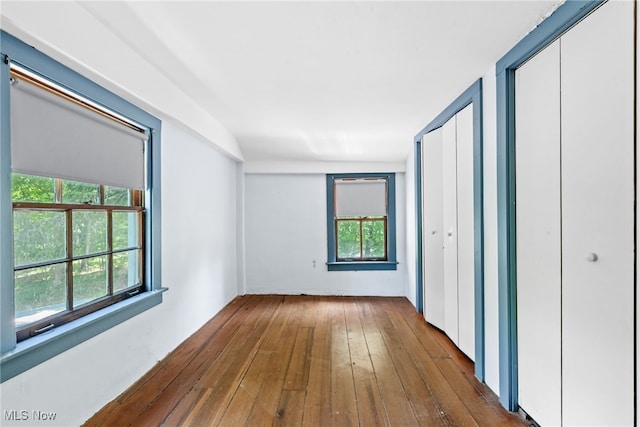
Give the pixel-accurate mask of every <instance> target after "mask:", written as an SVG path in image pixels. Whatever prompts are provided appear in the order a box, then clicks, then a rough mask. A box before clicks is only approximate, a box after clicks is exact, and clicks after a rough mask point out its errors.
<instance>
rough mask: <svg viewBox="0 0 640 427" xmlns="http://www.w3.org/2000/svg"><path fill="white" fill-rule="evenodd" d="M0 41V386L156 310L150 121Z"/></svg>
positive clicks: (155, 155) (156, 137)
mask: <svg viewBox="0 0 640 427" xmlns="http://www.w3.org/2000/svg"><path fill="white" fill-rule="evenodd" d="M0 39H1V42H2V43H0V46H1V47H2V52H1V55H0V58H1V59H2V61H0V77H1V78H0V94H1V95H2V96H0V147H1V149H2V154H3V155H2V156H0V347H1V348H0V352H1V355H0V377H1V381H5V380H7V379H9V378H11V377H13V376H15V375H18V374H20V373H21V372H24V371H25V370H27V369H30V368H31V367H33V366H35V365H37V364H39V363H41V362H43V361H45V360H48V359H50V358H51V357H54V356H55V355H57V354H59V353H61V352H63V351H65V350H67V349H69V348H71V347H73V346H75V345H77V344H79V343H82V342H84V341H86V340H87V339H89V338H90V337H92V336H95V335H97V334H99V333H101V332H103V331H105V330H107V329H109V328H111V327H113V326H115V325H117V324H119V323H122V322H123V321H126V320H127V319H129V318H131V317H133V316H135V315H137V314H139V313H141V312H143V311H145V310H147V309H149V308H151V307H153V306H155V305H157V304H160V303H161V302H162V292H163V291H164V290H165V289H164V288H162V287H161V274H160V273H161V268H160V229H161V224H160V157H159V152H160V150H159V148H160V128H161V122H160V121H159V120H158V119H157V118H155V117H153V116H151V115H150V114H148V113H146V112H145V111H143V110H141V109H139V108H138V107H136V106H134V105H133V104H130V103H129V102H127V101H125V100H124V99H122V98H120V97H118V96H116V95H114V94H113V93H111V92H109V91H107V90H106V89H104V88H102V87H100V86H99V85H97V84H95V83H93V82H92V81H90V80H88V79H86V78H85V77H82V76H80V75H79V74H77V73H76V72H74V71H73V70H70V69H69V68H67V67H65V66H63V65H61V64H60V63H58V62H56V61H54V60H53V59H51V58H49V57H48V56H46V55H44V54H42V53H41V52H39V51H37V50H36V49H33V48H32V47H31V46H28V45H26V44H24V43H22V42H21V41H20V40H18V39H16V38H15V37H13V36H11V35H9V34H7V33H5V32H3V31H0ZM45 76H46V77H45Z"/></svg>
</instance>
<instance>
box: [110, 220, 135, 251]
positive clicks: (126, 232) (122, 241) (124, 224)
mask: <svg viewBox="0 0 640 427" xmlns="http://www.w3.org/2000/svg"><path fill="white" fill-rule="evenodd" d="M112 219H113V249H114V250H118V249H127V248H135V247H137V246H138V213H137V212H122V211H120V212H118V211H114V212H113V217H112Z"/></svg>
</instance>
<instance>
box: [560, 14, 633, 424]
mask: <svg viewBox="0 0 640 427" xmlns="http://www.w3.org/2000/svg"><path fill="white" fill-rule="evenodd" d="M633 8H634V4H633V2H626V1H621V2H613V1H610V2H608V3H605V4H604V5H603V6H602V7H601V8H599V9H598V10H596V11H595V12H594V13H593V14H591V15H590V16H588V17H587V18H586V19H585V20H584V21H582V22H581V23H579V24H578V25H577V26H576V27H575V28H573V29H572V30H571V31H569V32H568V33H567V34H566V35H564V36H563V37H562V77H561V84H562V199H563V205H562V217H563V221H562V269H563V276H562V283H563V285H562V289H563V297H562V310H563V316H562V327H563V334H562V342H563V365H562V375H563V384H562V387H563V424H564V425H565V426H578V425H580V426H582V425H608V426H614V425H615V426H621V425H633V422H634V414H633V411H634V407H633V399H634V384H633V383H634V378H633V372H634V364H633V361H634V329H633V318H634V311H633V296H634V280H633V277H634V238H633V230H634V228H633V227H634V147H633V145H634V141H633V125H634V122H633V119H634V117H633V105H634V94H633V90H632V89H633V87H634V86H633V49H634V46H633ZM592 254H595V256H597V260H596V259H595V257H594V256H593V255H592ZM590 261H591V262H590Z"/></svg>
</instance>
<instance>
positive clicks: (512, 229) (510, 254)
mask: <svg viewBox="0 0 640 427" xmlns="http://www.w3.org/2000/svg"><path fill="white" fill-rule="evenodd" d="M603 3H604V1H603V0H597V1H578V0H568V1H567V2H566V3H564V4H563V5H562V6H560V7H559V8H558V9H557V10H556V11H555V12H554V13H553V14H552V15H551V16H549V17H548V18H547V19H545V20H544V21H543V22H542V23H541V24H540V25H539V26H538V27H536V28H535V29H534V30H533V31H532V32H531V33H529V35H527V36H526V37H525V38H524V39H522V40H521V41H520V42H519V43H518V44H517V45H516V46H514V47H513V48H512V49H511V50H510V51H509V52H508V53H507V54H506V55H505V56H504V57H502V59H500V60H499V61H498V63H497V65H496V89H497V138H498V139H497V156H498V157H497V164H498V189H497V190H498V311H499V313H498V323H499V331H498V335H499V358H500V402H501V403H502V405H503V406H504V407H505V408H507V409H509V410H511V411H515V410H517V409H518V336H517V306H516V295H517V283H516V256H517V254H516V245H515V242H516V240H515V239H516V217H515V215H516V212H515V196H516V188H515V79H514V77H515V70H516V69H517V68H518V67H519V66H520V65H522V64H523V63H524V62H526V61H527V60H528V59H529V58H531V57H532V56H534V55H535V54H536V53H538V52H539V51H540V50H542V49H544V48H545V47H546V46H548V45H549V44H550V43H551V42H553V41H554V40H556V39H557V38H558V37H560V35H562V33H564V32H566V31H567V30H568V29H569V28H571V27H572V26H573V25H575V24H576V23H577V22H578V21H580V20H581V19H582V18H584V17H585V16H587V15H588V14H589V13H591V12H592V11H593V10H595V9H596V8H597V7H598V6H600V5H602V4H603Z"/></svg>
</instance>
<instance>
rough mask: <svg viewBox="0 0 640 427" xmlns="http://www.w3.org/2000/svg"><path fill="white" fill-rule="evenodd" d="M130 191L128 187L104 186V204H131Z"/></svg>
mask: <svg viewBox="0 0 640 427" xmlns="http://www.w3.org/2000/svg"><path fill="white" fill-rule="evenodd" d="M130 193H131V192H130V191H129V190H128V189H127V188H120V187H110V186H105V187H104V204H105V205H110V206H130V205H131V202H130V198H129V195H130Z"/></svg>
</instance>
